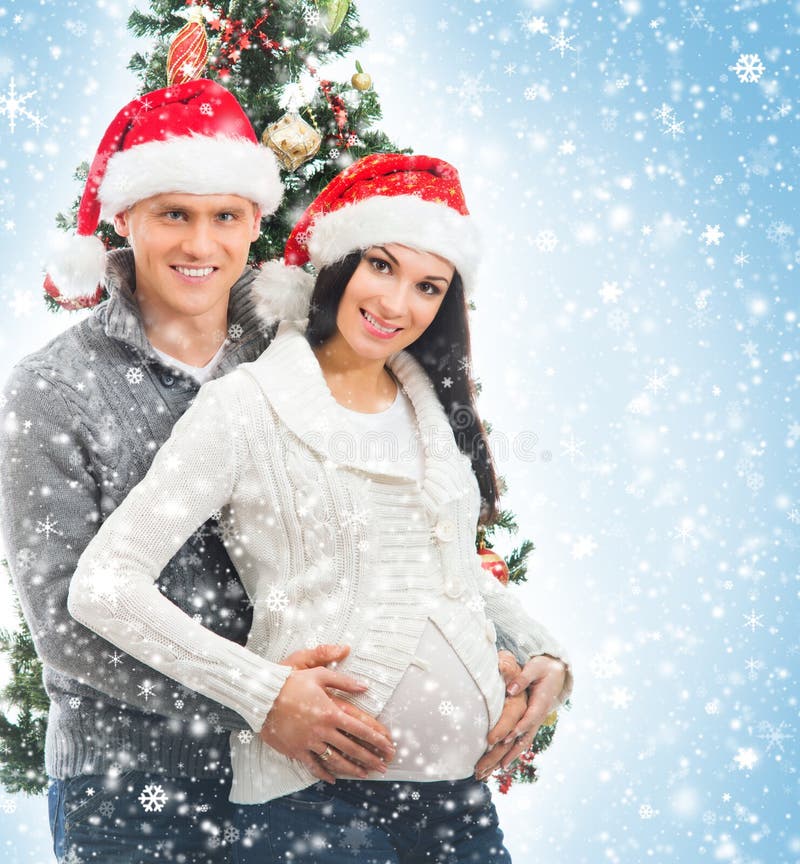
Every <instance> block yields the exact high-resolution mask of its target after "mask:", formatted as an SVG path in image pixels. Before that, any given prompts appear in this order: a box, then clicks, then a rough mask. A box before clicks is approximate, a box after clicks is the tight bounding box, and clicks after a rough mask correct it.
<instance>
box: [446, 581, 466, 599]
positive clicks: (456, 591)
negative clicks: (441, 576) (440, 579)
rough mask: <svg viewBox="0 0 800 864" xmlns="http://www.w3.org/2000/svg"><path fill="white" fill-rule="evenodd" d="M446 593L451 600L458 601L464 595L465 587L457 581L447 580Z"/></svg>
mask: <svg viewBox="0 0 800 864" xmlns="http://www.w3.org/2000/svg"><path fill="white" fill-rule="evenodd" d="M444 593H445V594H446V595H447V596H448V597H450V599H451V600H456V599H457V598H458V597H460V596H461V595H462V594H463V593H464V586H463V585H462V584H461V583H460V582H459V581H458V580H457V579H445V581H444Z"/></svg>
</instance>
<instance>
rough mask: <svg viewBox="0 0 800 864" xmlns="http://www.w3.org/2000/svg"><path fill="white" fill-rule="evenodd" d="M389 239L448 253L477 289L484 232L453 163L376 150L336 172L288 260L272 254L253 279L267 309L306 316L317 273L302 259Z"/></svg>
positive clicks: (290, 246)
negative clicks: (272, 259) (278, 259)
mask: <svg viewBox="0 0 800 864" xmlns="http://www.w3.org/2000/svg"><path fill="white" fill-rule="evenodd" d="M387 243H400V244H402V245H404V246H410V247H412V248H414V249H419V250H422V251H425V252H433V253H434V254H436V255H441V256H442V257H443V258H446V259H447V260H448V261H450V262H451V263H452V264H453V265H454V266H455V268H456V270H457V271H458V273H459V275H460V276H461V279H462V281H463V283H464V291H465V293H466V295H467V296H469V295H470V294H471V292H472V290H473V288H474V285H475V281H476V277H477V270H478V264H479V259H480V238H479V236H478V231H477V228H476V226H475V223H474V221H473V220H472V217H471V216H470V215H469V211H468V210H467V205H466V202H465V200H464V193H463V190H462V188H461V182H460V180H459V177H458V171H457V170H456V169H455V168H454V167H453V166H452V165H450V164H449V163H448V162H445V161H443V160H442V159H436V158H434V157H431V156H420V155H408V154H405V153H376V154H373V155H371V156H365V157H364V158H363V159H360V160H359V161H358V162H355V163H354V164H353V165H351V166H350V167H349V168H346V169H345V170H344V171H342V173H341V174H338V175H337V176H336V177H334V179H333V180H331V182H330V183H329V184H328V185H327V186H326V187H325V188H324V189H323V190H322V192H320V194H319V195H318V196H317V197H316V198H315V199H314V201H312V202H311V204H310V205H309V206H308V208H307V209H306V211H305V213H304V214H303V215H302V216H301V217H300V220H299V221H298V222H297V224H296V225H295V226H294V228H293V229H292V233H291V234H290V235H289V239H288V240H287V241H286V248H285V250H284V256H283V262H271V263H270V264H269V265H267V266H266V267H264V269H262V271H261V272H260V273H259V275H258V276H257V277H256V279H255V281H254V282H253V290H254V291H255V293H256V297H257V303H258V305H259V308H260V310H261V312H262V317H263V318H264V320H265V321H274V320H276V319H278V318H305V317H307V315H308V304H309V301H310V298H311V294H312V291H313V288H314V280H313V278H311V277H310V276H309V274H308V273H307V272H306V271H305V270H304V269H303V265H305V264H307V263H309V262H310V263H311V264H313V266H314V267H315V268H316V269H317V270H320V269H321V268H322V267H325V266H328V265H330V264H334V263H335V262H337V261H341V260H342V259H343V258H345V257H346V256H347V255H349V254H350V253H351V252H355V251H358V250H362V249H368V248H369V247H370V246H377V245H385V244H387ZM279 268H283V270H284V271H285V272H283V273H281V272H280V270H279Z"/></svg>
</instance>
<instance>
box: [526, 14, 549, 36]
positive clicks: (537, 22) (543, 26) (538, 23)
mask: <svg viewBox="0 0 800 864" xmlns="http://www.w3.org/2000/svg"><path fill="white" fill-rule="evenodd" d="M522 26H523V29H524V30H525V32H526V33H530V34H531V35H533V36H536V35H537V34H538V33H547V21H545V20H544V18H540V17H539V16H538V15H532V16H531V17H530V18H524V19H523V22H522Z"/></svg>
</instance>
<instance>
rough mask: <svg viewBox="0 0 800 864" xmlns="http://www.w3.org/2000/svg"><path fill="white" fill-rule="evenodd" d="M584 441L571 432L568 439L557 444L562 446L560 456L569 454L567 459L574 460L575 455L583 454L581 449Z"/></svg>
mask: <svg viewBox="0 0 800 864" xmlns="http://www.w3.org/2000/svg"><path fill="white" fill-rule="evenodd" d="M585 443H586V442H585V441H579V440H578V439H577V438H576V437H575V436H574V435H573V434H572V433H571V432H570V436H569V441H559V444H561V446H562V447H563V448H564V449H563V450H562V451H561V455H562V456H569V461H570V462H574V461H575V457H576V456H581V457H582V456H583V450H582V449H581V448H582V447H583V445H584V444H585Z"/></svg>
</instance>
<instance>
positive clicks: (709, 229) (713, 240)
mask: <svg viewBox="0 0 800 864" xmlns="http://www.w3.org/2000/svg"><path fill="white" fill-rule="evenodd" d="M724 236H725V234H724V233H723V232H722V231H720V228H719V225H706V230H705V231H703V233H702V234H701V235H700V239H701V240H703V241H705V244H706V246H711V245H714V246H719V241H720V240H722V238H723V237H724Z"/></svg>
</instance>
